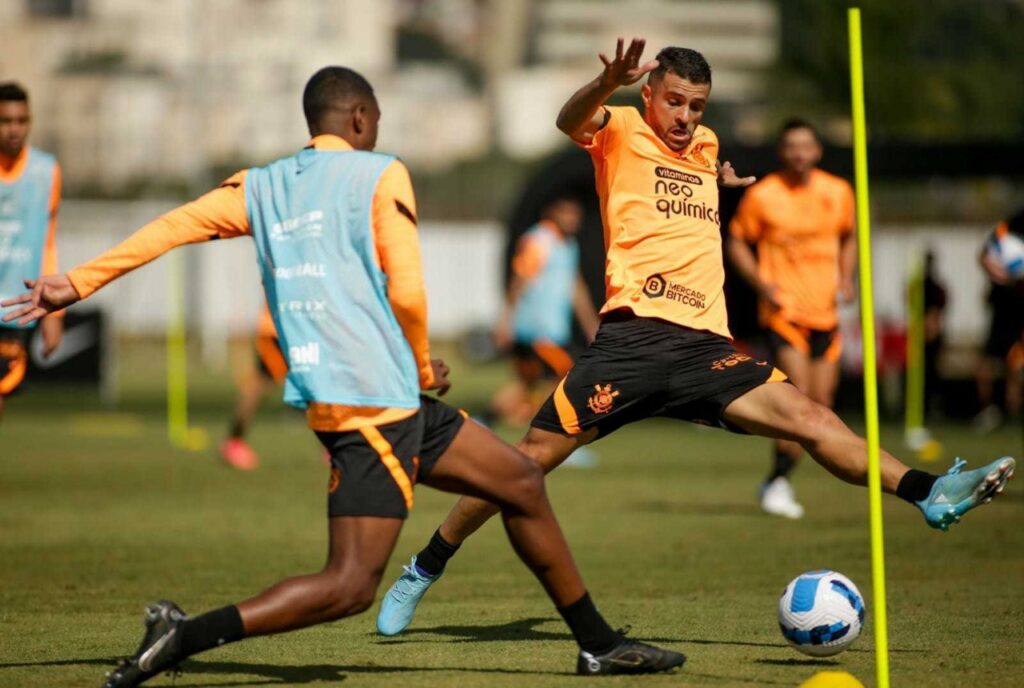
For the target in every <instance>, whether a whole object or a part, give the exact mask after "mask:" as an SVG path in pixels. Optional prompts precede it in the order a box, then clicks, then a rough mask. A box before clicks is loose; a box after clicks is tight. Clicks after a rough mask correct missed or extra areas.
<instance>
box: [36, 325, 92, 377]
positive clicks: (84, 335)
mask: <svg viewBox="0 0 1024 688" xmlns="http://www.w3.org/2000/svg"><path fill="white" fill-rule="evenodd" d="M98 329H99V328H98V327H97V326H96V323H82V324H81V325H75V326H74V327H72V328H70V329H68V330H65V331H64V337H63V338H62V339H61V342H60V346H58V347H57V350H56V351H54V352H53V353H52V354H50V357H49V358H43V336H42V334H41V333H40V331H39V330H38V328H37V329H36V332H35V334H33V336H32V345H31V346H30V347H29V350H30V351H31V353H32V363H33V364H35V366H36V367H37V368H40V369H42V370H47V369H49V368H56V367H57V366H59V365H60V364H62V363H65V362H67V361H69V360H70V359H72V358H74V357H75V356H77V355H78V354H80V353H83V352H85V351H88V350H89V349H90V348H92V347H93V345H95V344H96V340H97V336H98V332H97V330H98Z"/></svg>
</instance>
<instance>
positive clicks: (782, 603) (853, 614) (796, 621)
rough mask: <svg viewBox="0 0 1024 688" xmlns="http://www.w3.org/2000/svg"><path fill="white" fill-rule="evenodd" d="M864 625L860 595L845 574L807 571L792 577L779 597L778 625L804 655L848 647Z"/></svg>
mask: <svg viewBox="0 0 1024 688" xmlns="http://www.w3.org/2000/svg"><path fill="white" fill-rule="evenodd" d="M863 626H864V599H863V598H862V597H861V596H860V591H859V590H857V586H856V585H854V584H853V581H851V580H850V579H849V578H847V577H846V576H844V575H843V574H841V573H836V572H835V571H828V570H822V571H809V572H807V573H804V574H801V575H799V576H797V577H796V578H794V579H793V580H792V581H791V582H790V584H789V585H787V586H786V589H785V590H784V591H783V592H782V597H780V598H779V628H780V629H782V635H783V637H785V638H786V641H787V642H788V643H789V644H790V645H792V646H793V647H795V648H796V649H797V650H799V651H800V652H803V653H804V654H805V655H811V656H812V657H828V656H829V655H836V654H839V653H840V652H842V651H843V650H845V649H846V648H848V647H850V645H852V644H853V641H855V640H856V639H857V636H859V635H860V630H861V628H863Z"/></svg>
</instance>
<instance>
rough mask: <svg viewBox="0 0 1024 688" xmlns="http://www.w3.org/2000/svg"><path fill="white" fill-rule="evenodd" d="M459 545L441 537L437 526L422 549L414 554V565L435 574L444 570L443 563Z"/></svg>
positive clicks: (453, 553) (456, 550)
mask: <svg viewBox="0 0 1024 688" xmlns="http://www.w3.org/2000/svg"><path fill="white" fill-rule="evenodd" d="M461 546H462V545H453V544H451V543H450V542H448V541H447V540H445V539H444V538H443V537H441V529H440V528H438V529H437V530H435V531H434V534H433V536H431V538H430V542H428V543H427V546H426V547H425V548H424V549H423V551H422V552H420V553H419V554H417V555H416V567H417V568H419V569H423V570H424V571H426V572H427V573H429V574H430V575H431V576H436V575H438V574H439V573H441V572H442V571H444V565H445V564H447V563H448V560H449V559H451V558H452V557H454V556H455V553H456V552H458V551H459V547H461Z"/></svg>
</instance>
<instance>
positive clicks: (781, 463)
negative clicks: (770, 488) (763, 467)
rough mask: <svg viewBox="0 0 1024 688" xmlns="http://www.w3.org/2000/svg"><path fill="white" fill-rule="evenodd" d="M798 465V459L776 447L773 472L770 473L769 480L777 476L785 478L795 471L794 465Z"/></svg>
mask: <svg viewBox="0 0 1024 688" xmlns="http://www.w3.org/2000/svg"><path fill="white" fill-rule="evenodd" d="M795 465H796V459H794V458H793V457H792V456H790V455H789V454H787V453H786V452H784V451H782V450H781V449H779V448H778V447H775V457H774V460H773V462H772V472H771V473H769V474H768V481H767V482H771V481H773V480H775V479H776V478H785V477H786V476H788V475H789V474H790V473H791V472H792V471H793V466H795Z"/></svg>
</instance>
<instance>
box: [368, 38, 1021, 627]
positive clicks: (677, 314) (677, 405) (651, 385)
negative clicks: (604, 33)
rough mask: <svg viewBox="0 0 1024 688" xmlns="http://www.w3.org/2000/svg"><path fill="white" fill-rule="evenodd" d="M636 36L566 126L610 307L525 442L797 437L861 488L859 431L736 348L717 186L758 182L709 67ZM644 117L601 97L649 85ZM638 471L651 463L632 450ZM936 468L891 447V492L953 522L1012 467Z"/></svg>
mask: <svg viewBox="0 0 1024 688" xmlns="http://www.w3.org/2000/svg"><path fill="white" fill-rule="evenodd" d="M643 49H644V41H643V40H642V39H634V40H633V41H632V43H631V44H630V46H629V47H628V48H627V49H625V50H624V49H623V41H622V40H621V39H620V40H619V43H618V46H617V48H616V51H615V55H614V57H611V58H609V57H607V56H605V55H601V56H600V58H601V62H602V63H603V64H604V69H603V70H602V72H601V74H599V75H598V76H597V77H596V78H595V79H594V80H593V81H591V82H589V83H587V84H586V85H585V86H583V88H581V89H580V90H579V91H577V92H576V93H575V94H574V95H573V96H572V97H571V98H569V101H568V102H567V103H566V104H565V106H564V107H563V108H562V111H561V113H560V114H559V116H558V122H557V125H558V128H559V129H561V130H562V131H563V132H564V133H565V134H566V135H568V136H569V137H570V138H571V139H572V141H573V142H575V143H576V144H577V145H579V146H581V147H583V149H584V150H586V151H588V152H589V153H590V156H591V159H592V160H593V163H594V172H595V182H596V185H597V193H598V196H599V198H600V202H601V213H602V217H603V221H604V231H605V248H606V251H607V260H606V275H605V284H606V286H607V290H606V291H607V301H606V302H605V305H604V308H602V309H601V313H602V322H601V326H600V328H599V329H598V332H597V337H596V338H595V339H594V342H593V343H592V344H591V345H590V348H588V349H587V351H586V352H584V353H583V355H582V356H580V358H579V360H578V361H577V362H576V365H575V367H574V368H573V369H572V370H571V371H570V372H569V374H568V375H567V376H566V377H565V378H563V379H562V381H561V382H560V383H559V385H558V387H557V388H556V389H555V392H554V393H553V394H552V396H551V398H549V399H548V400H547V402H546V403H545V404H544V406H543V407H542V408H541V410H540V412H539V413H538V414H537V416H536V417H535V418H534V419H533V422H532V427H531V428H530V429H529V431H528V432H527V433H526V436H525V437H523V439H522V440H520V442H519V447H520V448H521V449H522V450H523V451H524V452H526V453H527V454H528V455H530V456H531V457H532V458H533V459H534V460H535V461H536V462H537V463H539V464H540V465H541V466H542V467H543V468H544V470H545V471H550V470H552V469H553V468H555V467H556V466H558V465H559V464H561V463H562V462H563V461H565V459H566V458H568V457H569V455H570V454H572V452H573V451H575V450H576V449H577V448H578V447H581V446H583V445H585V444H587V443H589V442H593V441H594V440H596V439H598V438H600V437H603V436H605V435H608V434H610V433H612V432H615V431H616V430H617V429H618V428H621V427H622V426H623V425H626V424H627V423H632V422H635V421H638V420H642V419H644V418H650V417H652V416H662V417H668V418H676V419H679V420H689V421H693V422H697V423H702V424H706V425H714V426H718V427H722V428H725V429H728V430H733V431H738V432H745V433H750V434H754V435H762V436H766V437H771V438H773V439H784V440H790V441H794V442H798V443H799V444H800V446H802V447H803V448H804V449H805V450H806V451H808V452H809V453H810V454H811V456H813V457H814V458H815V460H817V461H818V462H819V463H821V464H822V465H823V466H824V467H825V468H826V469H828V470H829V471H830V472H831V473H833V474H834V475H835V476H837V477H838V478H840V479H842V480H845V481H847V482H849V483H853V484H855V485H864V484H865V483H866V482H867V455H866V454H867V452H866V451H865V443H864V440H863V439H861V438H860V437H858V436H857V435H855V434H854V433H853V432H852V431H851V430H850V429H849V428H848V427H846V425H844V424H843V422H842V421H841V420H840V419H839V418H838V417H837V416H836V415H835V414H834V413H833V412H832V411H831V410H829V408H828V407H826V406H824V405H822V404H819V403H817V402H815V401H814V400H813V399H811V398H810V397H808V396H807V395H806V394H804V393H803V392H801V391H800V390H799V389H798V388H797V387H796V386H795V385H792V384H789V383H788V382H786V376H785V375H784V374H783V373H781V372H780V371H777V370H775V369H774V368H773V367H772V366H770V365H768V364H767V363H766V362H764V361H757V360H754V359H752V358H751V357H750V356H747V355H744V354H742V353H740V352H739V351H737V350H736V348H735V347H734V346H733V343H732V339H731V337H730V334H729V329H728V327H727V318H726V311H725V297H724V295H723V292H722V286H723V283H724V280H725V270H724V266H723V261H722V239H721V234H720V229H719V219H718V185H719V184H722V185H728V186H740V185H749V184H752V183H753V182H754V179H753V178H750V177H746V178H739V177H737V175H736V173H735V172H734V171H733V169H732V167H731V165H729V163H724V164H720V163H719V161H718V139H717V137H716V136H715V134H714V132H712V131H711V130H710V129H709V128H707V127H706V126H704V125H703V124H702V120H703V118H704V111H705V108H706V107H707V104H708V97H709V96H710V94H711V68H710V67H709V66H708V63H707V62H706V61H705V60H704V57H703V56H702V55H701V54H700V53H698V52H696V51H694V50H689V49H686V48H665V49H663V50H662V51H661V52H659V53H658V56H657V59H655V60H652V61H649V62H646V63H643V64H641V62H640V58H641V56H642V54H643ZM644 76H646V77H647V83H646V84H644V85H643V87H642V88H641V91H640V93H641V97H642V99H643V104H644V111H643V112H642V113H641V112H639V111H638V110H636V109H635V108H632V107H612V106H608V105H605V102H606V101H607V100H608V98H609V97H610V96H611V95H612V93H614V92H615V91H616V90H617V89H618V88H619V87H621V86H626V85H629V84H632V83H635V82H637V81H639V80H640V79H641V78H643V77H644ZM637 461H638V465H637V470H642V469H643V466H642V458H641V457H637ZM962 465H963V464H962V463H959V462H958V463H957V465H956V466H955V467H954V468H953V469H952V470H951V471H950V473H951V474H950V475H945V476H942V477H939V476H936V475H930V474H928V473H925V472H923V471H917V470H912V469H910V468H908V467H907V466H905V465H904V464H902V463H901V462H899V461H898V460H897V459H896V458H895V457H893V456H892V455H891V454H888V453H886V452H882V456H881V482H882V489H883V490H885V491H886V492H888V493H890V494H896V495H899V496H900V497H901V498H903V499H904V500H906V501H908V502H910V503H912V504H915V505H916V506H917V507H918V508H919V509H920V510H921V511H922V512H923V513H924V516H925V519H926V521H927V523H928V524H929V525H930V526H932V527H935V528H942V529H945V528H947V527H948V526H949V525H950V524H952V523H954V522H956V521H958V520H959V519H960V517H961V516H962V515H963V514H964V513H965V512H967V511H968V510H970V509H972V508H974V507H976V506H978V505H980V504H982V503H984V502H985V501H987V500H990V499H991V498H992V497H994V496H995V495H996V494H997V493H998V492H999V491H1000V490H1002V488H1003V485H1004V484H1005V482H1006V480H1007V479H1008V478H1009V476H1010V475H1011V474H1012V472H1013V468H1014V460H1013V459H1012V458H1010V457H1004V458H1002V459H999V460H997V461H994V462H992V463H991V464H989V465H988V466H986V467H984V468H979V469H975V470H973V471H968V472H960V471H961V468H962ZM495 513H496V510H495V508H494V506H493V505H491V504H488V503H487V502H486V501H483V500H480V499H474V498H465V497H464V498H462V499H461V500H459V502H458V503H457V504H456V505H455V508H454V509H452V511H451V513H450V514H449V515H448V518H447V519H446V520H445V522H444V523H443V524H442V525H441V527H440V528H439V529H438V530H437V532H435V533H434V536H433V538H432V539H431V541H430V543H429V544H428V545H427V547H426V548H425V549H424V550H423V551H421V552H420V553H419V554H418V555H417V556H416V558H415V559H414V561H413V564H412V566H410V567H408V568H407V570H406V574H405V575H403V576H402V577H401V578H400V579H399V580H398V582H396V583H395V584H394V585H393V586H392V588H391V589H390V590H389V591H388V593H387V594H386V595H385V596H384V599H383V601H382V603H381V609H380V612H379V613H378V615H377V628H378V630H380V631H381V632H382V633H385V634H394V633H399V632H401V631H402V629H404V628H405V627H406V626H407V625H408V624H409V622H410V621H411V620H412V617H413V614H414V613H415V609H416V605H417V604H418V603H419V601H420V599H422V597H423V595H424V594H425V592H426V590H427V589H428V588H429V586H430V585H431V584H432V583H433V582H434V581H435V580H437V578H438V576H440V575H441V572H442V571H443V570H444V566H445V564H446V562H447V560H448V559H449V558H450V557H451V556H452V555H453V554H454V552H455V551H456V549H457V548H458V547H459V546H460V545H461V543H462V542H463V541H464V540H465V539H466V538H467V537H469V536H470V535H471V534H472V533H473V532H475V531H476V530H477V529H478V528H479V527H480V526H481V525H482V524H483V523H484V522H486V521H487V519H488V518H490V517H491V516H493V515H494V514H495Z"/></svg>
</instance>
